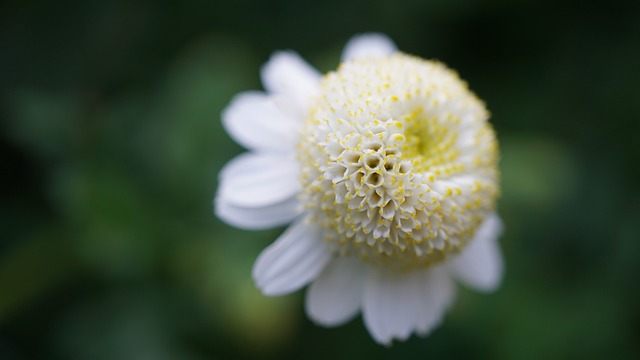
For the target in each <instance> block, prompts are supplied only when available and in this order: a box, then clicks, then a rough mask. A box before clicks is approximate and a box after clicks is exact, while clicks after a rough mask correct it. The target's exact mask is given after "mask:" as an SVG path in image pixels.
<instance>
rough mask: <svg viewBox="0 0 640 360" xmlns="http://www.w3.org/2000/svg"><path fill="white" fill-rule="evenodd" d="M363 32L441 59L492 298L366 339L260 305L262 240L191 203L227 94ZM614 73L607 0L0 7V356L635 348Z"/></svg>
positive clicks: (441, 353) (632, 80)
mask: <svg viewBox="0 0 640 360" xmlns="http://www.w3.org/2000/svg"><path fill="white" fill-rule="evenodd" d="M372 30H375V31H382V32H385V33H388V34H389V35H390V36H391V37H392V38H394V40H396V41H397V43H398V44H399V46H400V48H401V49H403V50H404V51H406V52H410V53H414V54H417V55H420V56H422V57H427V58H438V59H440V60H442V61H444V62H445V63H447V64H448V65H450V66H452V67H453V68H455V69H457V70H458V72H459V73H460V74H461V75H462V77H463V78H465V79H466V80H467V81H468V82H469V84H470V85H471V87H472V89H474V91H476V92H477V93H478V94H479V96H480V97H481V98H483V99H484V100H485V101H486V102H487V104H488V107H489V108H490V110H491V111H492V114H493V116H492V122H493V124H494V126H495V127H496V129H497V132H498V136H499V138H500V140H501V148H502V163H501V169H502V177H503V194H502V198H501V201H500V210H501V213H502V216H503V218H504V220H505V223H506V234H505V236H504V237H503V239H502V244H503V248H504V253H505V257H506V263H507V275H506V279H505V282H504V285H503V287H502V289H501V290H500V291H498V292H497V293H495V294H492V295H482V294H476V293H473V292H468V291H466V290H464V289H461V290H460V296H459V297H458V300H457V303H456V304H455V306H454V307H453V309H452V311H451V312H450V313H449V314H448V316H447V319H446V321H445V323H444V324H443V326H441V327H440V328H439V329H437V330H436V331H435V332H434V333H433V334H432V335H431V336H430V337H429V338H427V339H426V340H425V339H420V338H413V339H411V340H410V341H408V342H406V343H400V344H396V345H394V346H393V347H392V348H390V349H385V348H382V347H379V346H378V345H376V344H374V343H373V342H372V340H370V338H369V336H368V334H367V333H366V331H365V329H364V327H363V325H362V323H361V321H360V319H357V320H355V321H352V322H351V323H349V324H348V325H346V326H343V327H340V328H337V329H323V328H319V327H316V326H314V325H313V324H311V323H310V322H309V321H308V320H307V319H306V318H305V317H304V312H303V309H302V302H301V294H300V293H298V294H295V295H291V296H286V297H282V298H266V297H264V296H262V295H261V294H260V293H259V292H258V291H257V290H256V289H255V288H254V286H253V283H252V281H251V277H250V272H251V264H252V262H253V260H254V258H255V257H256V255H257V254H258V253H259V251H260V249H262V248H264V246H266V245H267V244H268V243H269V242H271V241H272V240H273V239H275V237H276V236H277V235H278V233H279V231H281V230H279V229H276V230H273V231H262V232H248V231H241V230H237V229H233V228H231V227H229V226H227V225H224V224H222V223H221V222H220V221H219V220H217V219H215V217H214V216H213V215H212V209H211V207H212V206H211V199H212V197H213V194H214V192H215V188H216V175H217V172H218V171H219V169H220V168H221V166H222V165H223V164H224V163H225V162H226V161H227V160H229V159H230V158H231V157H233V156H234V155H235V154H238V153H239V152H241V151H242V149H241V148H240V147H239V146H238V145H235V144H234V143H233V142H232V141H231V140H230V139H229V138H228V137H227V135H226V134H225V132H224V131H223V129H222V127H221V125H220V121H219V114H220V111H221V110H222V108H223V107H224V106H225V105H226V104H227V103H228V101H229V99H230V98H231V97H232V96H233V94H235V93H237V92H239V91H243V90H249V89H259V88H260V83H259V68H260V65H261V64H262V63H264V62H265V61H266V59H268V56H269V54H270V53H271V52H272V51H273V50H275V49H282V48H292V49H295V50H297V51H299V52H300V53H301V54H302V55H303V56H304V57H305V58H307V59H308V60H309V61H310V62H311V63H312V64H314V65H315V66H317V67H318V68H320V69H322V70H323V71H328V70H330V69H332V68H335V66H336V65H337V62H338V59H339V54H340V49H341V47H342V45H343V44H344V42H345V41H346V40H347V39H348V38H349V37H350V36H351V35H353V34H355V33H358V32H363V31H372ZM638 64H640V6H638V3H637V2H631V1H629V2H619V1H612V2H607V3H604V2H597V1H591V2H584V1H582V2H579V1H560V2H557V1H550V0H544V1H523V2H512V1H506V0H492V1H471V0H456V1H444V0H433V1H417V0H402V1H395V2H390V1H382V0H374V1H365V0H355V1H350V2H341V1H336V0H327V1H318V2H299V1H293V0H283V1H278V2H267V1H258V0H238V1H233V2H217V1H208V2H207V1H182V2H172V1H163V2H152V1H146V0H134V1H124V0H115V1H103V0H94V1H87V2H76V1H68V0H63V1H59V2H47V1H41V0H40V1H37V0H34V1H31V0H27V1H16V0H9V1H4V2H2V3H0V99H1V102H0V119H1V121H2V123H1V124H0V126H1V127H0V129H1V130H2V133H1V134H0V147H1V148H0V156H1V157H2V163H3V164H4V169H5V171H4V173H5V176H4V177H3V178H4V180H5V185H4V186H3V187H2V196H3V198H2V204H3V206H2V208H1V211H2V213H1V216H2V219H3V220H2V222H1V223H0V224H1V227H0V231H1V233H2V234H3V235H2V238H1V240H0V358H1V359H44V358H46V359H92V360H94V359H97V360H103V359H104V360H115V359H118V360H121V359H211V358H214V359H225V358H234V359H235V358H247V359H249V358H273V359H276V358H277V359H283V358H291V359H299V358H317V359H325V358H332V359H360V358H362V359H365V358H366V359H378V358H399V357H401V356H406V357H418V356H419V357H421V358H422V357H424V358H438V357H439V358H442V357H446V358H474V359H539V358H545V359H587V358H593V359H602V358H615V359H624V358H628V359H635V358H637V357H638V356H639V355H640V306H639V304H640V289H639V288H638V274H640V258H639V256H640V241H639V239H640V236H639V235H638V232H639V230H640V229H639V227H638V219H639V218H640V190H638V186H637V184H638V183H640V166H639V165H640V141H638V140H637V139H636V134H638V133H639V132H640V125H639V124H640V121H638V120H639V119H640V102H639V101H638V99H637V97H638V94H640V67H639V66H638Z"/></svg>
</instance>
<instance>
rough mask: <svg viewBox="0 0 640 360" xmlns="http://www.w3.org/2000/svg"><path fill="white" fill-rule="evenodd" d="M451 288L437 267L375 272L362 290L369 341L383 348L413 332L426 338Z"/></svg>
mask: <svg viewBox="0 0 640 360" xmlns="http://www.w3.org/2000/svg"><path fill="white" fill-rule="evenodd" d="M454 295H455V287H454V285H453V282H452V281H451V279H450V277H449V276H448V275H447V273H446V272H445V271H444V270H443V269H441V268H429V269H420V270H415V271H409V272H404V273H398V272H391V271H386V270H382V269H380V270H377V271H374V272H372V276H371V277H370V278H369V279H368V281H367V283H366V285H365V288H364V298H363V318H364V322H365V325H366V326H367V329H369V332H370V333H371V336H373V338H374V339H375V340H376V341H377V342H379V343H381V344H385V345H389V344H391V341H392V340H393V339H398V340H405V339H407V338H408V337H409V336H410V335H411V334H412V333H413V332H417V333H419V334H420V335H426V334H427V333H429V331H431V330H432V329H433V328H434V327H435V326H436V325H438V324H439V323H440V321H441V320H442V318H443V316H444V314H445V312H446V310H447V308H448V306H449V305H450V304H451V302H452V300H453V298H454Z"/></svg>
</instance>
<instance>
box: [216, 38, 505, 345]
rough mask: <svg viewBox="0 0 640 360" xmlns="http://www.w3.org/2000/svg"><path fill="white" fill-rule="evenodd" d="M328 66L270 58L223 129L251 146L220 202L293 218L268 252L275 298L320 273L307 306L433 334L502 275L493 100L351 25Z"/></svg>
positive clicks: (327, 322)
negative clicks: (461, 293) (457, 304)
mask: <svg viewBox="0 0 640 360" xmlns="http://www.w3.org/2000/svg"><path fill="white" fill-rule="evenodd" d="M342 60H343V62H342V64H341V65H340V66H339V68H338V69H337V70H336V71H334V72H330V73H328V74H326V75H324V76H322V75H321V74H319V73H318V72H317V71H316V70H315V69H313V68H312V67H311V66H309V65H308V64H307V63H306V62H304V60H302V59H301V58H300V57H299V56H298V55H297V54H296V53H294V52H278V53H275V54H274V55H273V56H272V58H271V59H270V60H269V62H268V63H267V64H266V65H265V66H264V68H263V69H262V82H263V84H264V87H265V89H266V92H246V93H241V94H239V95H237V96H236V97H235V98H234V99H233V100H232V101H231V104H230V105H229V106H228V107H227V108H226V109H225V111H224V113H223V115H222V121H223V124H224V126H225V129H226V130H227V132H228V133H229V134H230V135H231V137H233V138H234V139H235V140H236V141H237V142H238V143H239V144H241V145H243V146H244V147H246V148H247V149H248V150H249V151H248V152H246V153H244V154H241V155H239V156H238V157H236V158H235V159H233V160H231V161H230V162H229V163H228V164H227V165H226V166H225V167H224V169H223V170H222V171H221V174H220V187H219V189H218V193H217V196H216V199H215V211H216V214H217V215H218V216H219V217H220V218H221V219H223V220H225V221H227V222H228V223H229V224H232V225H235V226H238V227H241V228H246V229H265V228H270V227H276V226H281V225H285V224H289V227H288V228H287V229H286V230H285V231H284V233H283V234H282V235H281V236H280V237H279V238H278V239H277V240H276V241H275V242H274V243H273V244H272V245H270V246H269V247H267V248H266V249H265V250H264V251H263V252H262V253H261V254H260V255H259V257H258V259H257V260H256V262H255V265H254V267H253V278H254V280H255V282H256V284H257V286H258V288H259V289H260V290H261V291H262V292H263V293H264V294H265V295H283V294H287V293H290V292H293V291H296V290H298V289H300V288H302V287H304V286H307V285H310V286H309V288H308V290H307V293H306V300H305V309H306V312H307V315H308V316H309V317H310V318H311V319H312V320H313V321H314V322H316V323H317V324H320V325H324V326H337V325H340V324H343V323H345V322H347V321H349V320H350V319H352V318H353V317H355V316H356V315H357V314H358V313H360V312H361V313H362V316H363V320H364V323H365V326H366V327H367V329H368V330H369V332H370V334H371V335H372V337H373V338H374V339H375V340H376V341H377V342H379V343H381V344H390V343H391V342H392V341H393V340H394V339H397V340H405V339H407V338H408V337H409V336H410V335H411V334H413V333H416V334H418V335H426V334H428V333H429V332H430V331H431V330H432V329H433V328H434V327H435V326H437V325H438V324H439V323H440V322H441V321H442V319H443V317H444V315H445V313H446V311H447V309H448V308H449V306H450V305H451V303H452V302H453V300H454V298H455V291H456V287H455V280H457V281H460V282H462V283H464V284H466V285H468V286H470V287H473V288H475V289H477V290H480V291H491V290H494V289H495V288H496V287H497V286H498V285H499V283H500V280H501V277H502V258H501V255H500V250H499V247H498V244H497V238H498V236H499V235H500V233H501V221H500V219H499V217H498V216H497V214H496V213H495V206H496V199H497V197H498V194H499V174H498V169H497V161H498V145H497V141H496V137H495V133H494V131H493V129H492V127H491V126H490V124H489V123H488V122H487V119H488V118H489V113H488V112H487V110H486V109H485V106H484V104H483V103H482V101H480V100H479V99H478V98H477V97H476V96H475V95H474V94H473V93H472V92H471V91H470V90H469V89H468V87H467V84H466V83H465V82H463V81H462V80H460V78H459V77H458V75H457V74H456V73H455V72H453V71H452V70H450V69H448V68H447V67H445V66H444V65H443V64H441V63H438V62H434V61H427V60H423V59H420V58H417V57H414V56H410V55H407V54H404V53H401V52H398V51H397V50H396V47H395V45H394V44H393V42H392V41H391V40H389V39H388V38H387V37H385V36H383V35H380V34H367V35H360V36H357V37H354V38H353V39H352V40H350V41H349V43H348V44H347V46H346V48H345V50H344V53H343V59H342Z"/></svg>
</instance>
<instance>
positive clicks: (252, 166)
mask: <svg viewBox="0 0 640 360" xmlns="http://www.w3.org/2000/svg"><path fill="white" fill-rule="evenodd" d="M298 172H299V166H298V163H297V162H296V161H295V159H293V158H291V155H278V154H252V153H244V154H241V155H239V156H236V157H235V158H234V159H233V160H231V161H230V162H229V163H227V164H226V165H225V166H224V168H223V169H222V171H221V172H220V186H219V187H218V197H221V198H224V200H225V201H226V202H228V203H229V204H232V205H235V206H244V207H262V206H266V205H271V204H275V203H278V202H281V201H283V200H285V199H287V198H290V197H292V196H295V195H296V194H297V193H298V192H299V191H300V189H301V186H300V181H299V179H298Z"/></svg>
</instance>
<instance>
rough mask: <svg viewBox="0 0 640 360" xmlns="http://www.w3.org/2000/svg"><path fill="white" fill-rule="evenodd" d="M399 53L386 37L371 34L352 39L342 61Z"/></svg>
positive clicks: (346, 47) (344, 51)
mask: <svg viewBox="0 0 640 360" xmlns="http://www.w3.org/2000/svg"><path fill="white" fill-rule="evenodd" d="M396 51H398V49H397V47H396V44H394V42H393V41H392V40H391V39H389V38H388V37H387V36H386V35H383V34H379V33H369V34H362V35H356V36H354V37H352V38H351V39H350V40H349V42H347V45H346V46H345V47H344V50H343V52H342V61H348V60H353V59H357V58H366V57H373V58H379V57H385V56H389V55H391V54H393V53H394V52H396Z"/></svg>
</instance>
